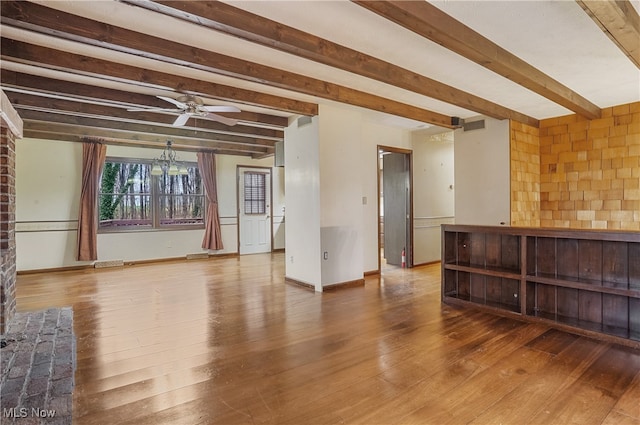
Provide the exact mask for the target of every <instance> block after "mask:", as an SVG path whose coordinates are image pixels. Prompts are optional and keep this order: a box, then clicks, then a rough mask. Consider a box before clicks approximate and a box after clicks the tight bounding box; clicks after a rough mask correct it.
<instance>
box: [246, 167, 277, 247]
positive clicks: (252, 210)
mask: <svg viewBox="0 0 640 425" xmlns="http://www.w3.org/2000/svg"><path fill="white" fill-rule="evenodd" d="M238 170H239V179H238V182H239V184H238V198H239V199H238V209H239V211H238V223H239V226H240V228H239V245H240V247H239V248H240V255H244V254H258V253H263V252H271V239H272V238H271V231H272V230H271V229H272V225H271V172H270V170H267V169H264V168H248V167H246V168H245V167H240V168H239V169H238Z"/></svg>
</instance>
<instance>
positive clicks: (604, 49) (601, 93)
mask: <svg viewBox="0 0 640 425" xmlns="http://www.w3.org/2000/svg"><path fill="white" fill-rule="evenodd" d="M36 3H40V4H43V5H46V6H47V7H51V8H55V9H59V10H61V11H65V12H68V13H72V14H77V15H81V16H83V17H86V18H90V19H93V20H98V21H102V22H106V23H110V24H113V25H116V26H121V27H125V28H129V29H132V30H135V31H138V32H142V33H145V34H150V35H154V36H157V37H161V38H164V39H168V40H173V41H178V42H180V43H184V44H188V45H192V46H197V47H200V48H203V49H207V50H212V51H215V52H219V53H223V54H226V55H230V56H234V57H238V58H242V59H245V60H248V61H253V62H257V63H260V64H264V65H268V66H271V67H274V68H279V69H285V70H288V71H291V72H295V73H299V74H303V75H307V76H310V77H314V78H318V79H321V80H325V81H329V82H334V83H337V84H340V85H343V86H346V87H351V88H355V89H358V90H362V91H365V92H370V93H373V94H376V95H379V96H383V97H385V98H388V99H392V100H396V101H400V102H404V103H407V104H411V105H414V106H417V107H421V108H424V109H429V110H433V111H436V112H439V113H442V114H445V115H450V116H458V117H461V118H468V117H471V116H475V115H477V113H476V112H474V111H469V110H466V109H463V108H460V107H458V106H454V105H450V104H447V103H444V102H441V101H438V100H435V99H432V98H429V97H426V96H423V95H421V94H417V93H413V92H410V91H408V90H404V89H400V88H397V87H394V86H391V85H388V84H385V83H381V82H378V81H374V80H372V79H369V78H366V77H361V76H358V75H354V74H352V73H349V72H346V71H341V70H338V69H335V68H332V67H329V66H326V65H322V64H318V63H315V62H312V61H310V60H307V59H303V58H299V57H296V56H293V55H290V54H288V53H283V52H280V51H277V50H274V49H270V48H267V47H263V46H259V45H256V44H252V43H250V42H247V41H244V40H240V39H238V38H234V37H232V36H228V35H224V34H220V33H217V32H215V31H212V30H210V29H207V28H205V27H200V26H196V25H194V24H191V23H187V22H185V21H180V20H177V19H174V18H171V17H167V16H163V15H160V14H158V13H154V12H151V11H148V10H144V9H142V8H139V7H134V6H130V5H127V4H124V3H120V2H117V1H37V2H36ZM226 3H229V4H231V5H233V6H235V7H239V8H242V9H244V10H247V11H249V12H252V13H255V14H258V15H261V16H264V17H267V18H269V19H272V20H275V21H278V22H281V23H285V24H286V25H289V26H292V27H295V28H297V29H300V30H303V31H305V32H309V33H312V34H314V35H317V36H320V37H322V38H326V39H328V40H331V41H333V42H336V43H339V44H341V45H344V46H347V47H350V48H352V49H355V50H359V51H361V52H364V53H367V54H369V55H371V56H374V57H377V58H380V59H383V60H385V61H387V62H391V63H394V64H396V65H399V66H401V67H404V68H407V69H410V70H412V71H415V72H417V73H420V74H422V75H425V76H427V77H430V78H432V79H435V80H437V81H440V82H442V83H445V84H448V85H451V86H454V87H457V88H459V89H462V90H464V91H467V92H469V93H472V94H475V95H477V96H480V97H482V98H485V99H487V100H490V101H492V102H495V103H497V104H500V105H503V106H506V107H508V108H511V109H513V110H516V111H518V112H521V113H524V114H527V115H529V116H532V117H534V118H537V119H544V118H549V117H554V116H560V115H566V114H570V113H572V112H571V111H569V110H567V109H566V108H564V107H562V106H560V105H557V104H555V103H554V102H552V101H550V100H548V99H545V98H544V97H542V96H540V95H538V94H536V93H533V92H532V91H530V90H528V89H526V88H524V87H522V86H520V85H518V84H516V83H514V82H512V81H510V80H508V79H506V78H504V77H502V76H499V75H498V74H495V73H493V72H492V71H490V70H488V69H485V68H483V67H481V66H479V65H477V64H475V63H473V62H471V61H470V60H468V59H465V58H463V57H461V56H459V55H457V54H456V53H453V52H451V51H449V50H447V49H445V48H443V47H441V46H439V45H437V44H435V43H433V42H431V41H429V40H427V39H425V38H423V37H421V36H419V35H417V34H414V33H412V32H410V31H409V30H406V29H404V28H402V27H400V26H398V25H396V24H394V23H393V22H391V21H388V20H386V19H384V18H382V17H380V16H378V15H376V14H374V13H372V12H370V11H368V10H365V9H364V8H362V7H360V6H358V5H356V4H353V3H351V2H349V1H317V0H316V1H230V2H226ZM432 3H433V4H435V5H436V6H437V7H438V8H440V9H441V10H443V11H444V12H446V13H447V14H449V15H451V16H453V17H454V18H456V19H457V20H459V21H461V22H462V23H464V24H465V25H467V26H469V27H470V28H472V29H474V30H475V31H477V32H479V33H481V34H483V35H484V36H485V37H487V38H489V39H490V40H492V41H493V42H495V43H497V44H498V45H500V46H502V47H503V48H505V49H507V50H508V51H510V52H511V53H513V54H515V55H516V56H518V57H520V58H521V59H524V60H525V61H527V62H529V63H530V64H531V65H533V66H534V67H536V68H538V69H539V70H541V71H542V72H544V73H546V74H547V75H549V76H550V77H552V78H554V79H556V80H558V81H559V82H561V83H562V84H564V85H566V86H567V87H569V88H570V89H572V90H573V91H575V92H577V93H578V94H580V95H582V96H584V97H585V98H586V99H588V100H589V101H591V102H593V103H595V104H596V105H597V106H599V107H601V108H603V107H608V106H612V105H618V104H623V103H629V102H635V101H640V70H639V69H638V68H637V67H636V66H635V65H634V64H633V63H632V62H631V61H630V60H629V59H628V58H627V57H626V56H625V55H624V54H623V53H622V52H621V51H620V50H619V49H618V47H617V46H616V45H614V44H613V43H612V42H611V41H610V40H609V38H607V36H606V35H605V34H604V33H603V32H602V30H601V29H600V28H599V27H598V26H597V25H596V24H594V22H593V21H592V20H591V18H589V16H588V15H587V14H586V13H585V12H584V11H583V10H582V9H581V7H580V6H579V5H578V4H577V3H576V2H574V1H568V0H559V1H558V0H556V1H436V2H432ZM632 3H633V5H634V7H635V8H636V9H639V8H640V6H639V4H640V0H634V1H633V2H632ZM2 33H3V34H2V35H3V37H10V38H13V39H16V40H22V41H26V42H29V43H33V44H39V45H43V46H50V47H53V48H56V49H60V50H65V51H69V52H75V53H78V54H83V55H88V56H94V57H100V58H104V59H108V60H113V61H118V62H122V63H126V64H131V65H135V66H140V67H144V68H149V69H155V70H159V71H164V72H167V71H170V72H176V73H179V74H180V75H184V76H188V77H192V78H198V79H200V80H203V81H211V82H215V83H221V84H227V85H232V86H236V87H240V88H246V89H251V90H256V91H260V92H263V93H271V94H277V95H282V96H286V97H289V98H293V99H299V100H304V101H311V102H316V103H321V104H322V103H330V101H327V100H324V99H320V98H314V97H312V96H308V95H304V94H299V93H295V92H291V91H287V90H282V89H279V88H274V87H270V86H267V85H262V84H260V83H257V82H248V81H244V80H240V79H237V78H232V77H226V76H222V75H218V74H213V73H209V72H205V71H198V70H194V69H190V68H185V67H179V66H177V65H170V64H166V63H163V62H159V61H155V60H151V59H145V58H140V57H135V56H132V55H128V54H124V53H117V52H113V51H110V50H106V49H101V48H97V47H91V46H88V45H84V44H80V43H75V42H71V41H63V40H59V39H54V38H51V37H48V36H44V35H39V34H35V33H32V32H30V31H26V30H22V29H17V28H3V29H2ZM639 42H640V40H639ZM2 66H3V67H4V68H7V69H11V70H18V68H24V65H19V64H11V63H3V65H2ZM30 73H37V74H41V75H44V76H53V75H55V71H51V70H33V69H32V70H31V71H30ZM59 77H60V76H58V78H59ZM63 78H64V79H71V78H75V77H70V76H63ZM94 83H96V84H98V85H101V86H110V87H112V88H119V89H124V90H133V91H136V92H141V93H145V94H166V93H168V90H164V89H162V88H153V87H149V88H144V87H143V88H141V87H139V86H137V87H134V86H131V85H129V84H126V83H123V82H108V83H105V82H104V80H100V81H95V82H94ZM215 103H220V102H218V101H216V102H215ZM241 107H242V109H244V110H255V111H260V110H261V109H260V108H256V107H248V106H246V105H241ZM265 111H267V110H265ZM268 112H269V113H271V114H273V113H274V111H272V110H268ZM281 114H282V113H281ZM366 114H367V116H369V117H370V118H371V119H373V120H379V121H382V122H385V123H386V124H389V125H396V126H401V127H405V128H419V127H424V124H423V123H419V122H416V121H413V120H409V119H406V118H400V117H393V116H389V115H387V114H383V113H379V112H371V111H369V112H366Z"/></svg>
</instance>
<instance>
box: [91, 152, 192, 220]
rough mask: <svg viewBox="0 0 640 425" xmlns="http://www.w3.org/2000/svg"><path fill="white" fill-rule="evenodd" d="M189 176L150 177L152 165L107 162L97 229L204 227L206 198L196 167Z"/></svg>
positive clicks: (103, 175)
mask: <svg viewBox="0 0 640 425" xmlns="http://www.w3.org/2000/svg"><path fill="white" fill-rule="evenodd" d="M185 165H186V167H187V170H188V174H184V175H177V176H170V175H167V174H163V175H160V176H152V175H151V163H150V162H147V161H143V160H138V161H136V160H129V159H119V158H118V159H115V158H107V161H106V162H105V166H104V170H103V172H102V178H101V180H100V188H99V208H98V214H99V229H100V230H101V231H110V230H111V231H113V230H116V231H127V230H139V229H160V228H162V229H169V228H185V227H199V228H203V227H204V219H203V217H204V208H205V196H204V189H203V185H202V179H201V177H200V172H199V171H198V166H197V164H195V163H186V164H185Z"/></svg>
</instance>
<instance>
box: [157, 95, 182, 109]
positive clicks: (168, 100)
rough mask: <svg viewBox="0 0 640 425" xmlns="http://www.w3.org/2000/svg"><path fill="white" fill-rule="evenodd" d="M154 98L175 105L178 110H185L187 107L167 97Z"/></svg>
mask: <svg viewBox="0 0 640 425" xmlns="http://www.w3.org/2000/svg"><path fill="white" fill-rule="evenodd" d="M156 97H157V98H158V99H162V100H165V101H167V102H169V103H173V104H174V105H176V106H177V107H178V108H180V109H187V108H188V107H189V106H188V105H187V104H186V103H182V102H179V101H177V100H175V99H172V98H170V97H167V96H156Z"/></svg>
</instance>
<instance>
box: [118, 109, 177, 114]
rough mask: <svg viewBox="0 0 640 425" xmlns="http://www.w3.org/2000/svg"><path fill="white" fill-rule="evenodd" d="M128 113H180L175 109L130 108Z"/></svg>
mask: <svg viewBox="0 0 640 425" xmlns="http://www.w3.org/2000/svg"><path fill="white" fill-rule="evenodd" d="M127 111H128V112H174V113H175V112H180V111H178V110H176V109H169V108H130V109H127Z"/></svg>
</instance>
